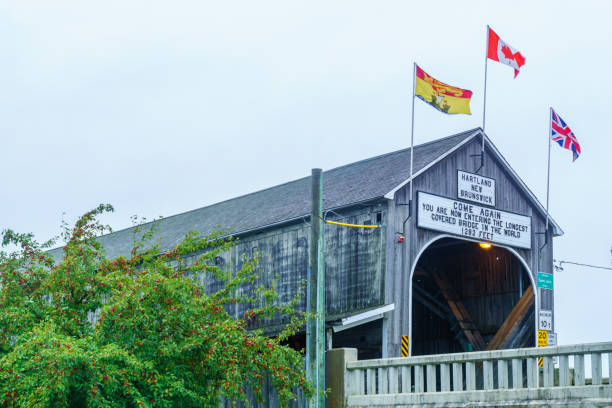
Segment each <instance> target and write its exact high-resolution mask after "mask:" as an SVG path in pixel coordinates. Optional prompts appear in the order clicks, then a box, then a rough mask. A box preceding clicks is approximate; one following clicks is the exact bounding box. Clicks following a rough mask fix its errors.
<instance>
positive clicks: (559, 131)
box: [550, 108, 580, 161]
mask: <svg viewBox="0 0 612 408" xmlns="http://www.w3.org/2000/svg"><path fill="white" fill-rule="evenodd" d="M550 116H551V117H550V119H551V121H552V124H551V135H550V137H552V140H553V142H557V143H558V144H559V146H561V147H563V148H564V149H567V150H571V151H572V153H573V154H574V161H576V159H577V158H578V156H580V144H579V143H578V139H576V135H575V134H574V132H572V129H570V128H569V126H567V124H566V123H565V122H564V121H563V119H561V116H559V115H557V113H556V112H555V110H554V109H552V108H551V109H550Z"/></svg>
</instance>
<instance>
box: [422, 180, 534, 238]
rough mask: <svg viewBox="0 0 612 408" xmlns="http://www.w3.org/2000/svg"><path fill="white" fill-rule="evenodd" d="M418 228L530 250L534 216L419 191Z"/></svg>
mask: <svg viewBox="0 0 612 408" xmlns="http://www.w3.org/2000/svg"><path fill="white" fill-rule="evenodd" d="M417 206H418V207H417V208H418V210H417V226H419V227H420V228H426V229H431V230H435V231H442V232H448V233H451V234H455V235H460V236H464V237H468V238H472V239H477V240H479V241H480V240H481V241H490V242H495V243H499V244H505V245H510V246H515V247H519V248H527V249H529V248H531V217H526V216H524V215H519V214H514V213H510V212H506V211H500V210H496V209H494V208H487V207H482V206H479V205H476V204H471V203H466V202H463V201H458V200H451V199H449V198H445V197H440V196H437V195H433V194H428V193H424V192H422V191H419V193H418V202H417Z"/></svg>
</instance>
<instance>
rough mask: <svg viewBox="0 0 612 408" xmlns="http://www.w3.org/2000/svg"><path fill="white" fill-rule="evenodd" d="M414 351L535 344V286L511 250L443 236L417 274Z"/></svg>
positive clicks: (420, 261)
mask: <svg viewBox="0 0 612 408" xmlns="http://www.w3.org/2000/svg"><path fill="white" fill-rule="evenodd" d="M411 297H412V316H411V317H412V322H411V328H412V329H411V332H412V333H411V334H412V335H411V340H412V342H411V343H412V344H411V349H412V350H411V355H413V356H417V355H425V354H443V353H454V352H462V351H478V350H497V349H509V348H520V347H534V346H535V345H536V343H535V306H534V305H535V290H534V288H533V287H532V280H531V279H530V277H529V272H528V271H527V269H526V266H525V265H524V264H523V262H521V260H520V259H519V257H518V256H517V255H515V254H514V253H513V252H511V251H510V250H508V249H506V248H503V247H498V246H493V245H491V246H488V245H485V244H481V243H478V242H472V241H466V240H461V239H456V238H450V237H446V238H441V239H438V240H436V241H434V242H433V243H431V244H430V245H429V246H428V247H427V248H426V249H425V250H424V251H423V252H422V254H421V255H420V257H419V258H418V260H417V262H416V265H415V267H414V271H413V275H412V294H411Z"/></svg>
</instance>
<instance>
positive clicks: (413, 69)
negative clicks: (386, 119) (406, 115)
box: [408, 62, 416, 217]
mask: <svg viewBox="0 0 612 408" xmlns="http://www.w3.org/2000/svg"><path fill="white" fill-rule="evenodd" d="M415 94H416V62H413V63H412V119H411V120H410V123H411V125H412V127H411V129H410V199H409V201H408V216H409V217H410V216H412V184H413V182H412V170H413V168H414V96H415Z"/></svg>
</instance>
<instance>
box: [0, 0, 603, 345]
mask: <svg viewBox="0 0 612 408" xmlns="http://www.w3.org/2000/svg"><path fill="white" fill-rule="evenodd" d="M610 16H612V6H611V3H609V2H606V1H603V0H602V1H580V2H578V1H571V2H570V1H559V0H557V1H546V2H544V1H542V2H536V1H532V0H531V1H513V2H508V1H503V2H501V1H500V2H495V1H481V2H477V1H446V2H445V1H436V2H418V3H417V2H407V1H377V2H372V1H367V2H366V1H355V0H352V1H333V2H330V1H325V2H320V1H308V2H292V1H277V2H271V1H258V2H252V1H244V2H235V1H223V2H218V1H214V2H213V1H171V2H170V1H165V2H161V1H151V0H147V1H137V0H121V1H115V0H112V1H111V0H107V1H104V2H102V1H97V2H93V1H89V2H84V1H76V0H75V1H67V0H55V1H53V2H50V1H46V0H41V1H27V0H8V1H7V0H5V1H3V2H2V3H1V4H0V49H1V50H2V52H0V89H1V92H0V138H1V140H2V143H1V145H0V146H1V147H0V149H1V150H0V151H1V155H0V171H1V174H2V190H1V195H0V229H4V228H7V227H10V228H13V229H16V230H19V231H22V232H28V231H31V232H34V233H36V234H37V235H38V236H39V237H40V238H41V239H42V238H49V237H51V236H53V235H56V234H57V233H58V232H59V225H60V221H61V218H62V213H63V212H65V213H66V214H67V216H66V218H67V220H69V221H71V222H72V221H74V220H75V219H76V217H77V216H78V215H80V214H82V213H84V212H85V211H87V210H89V209H91V208H93V207H94V206H95V205H97V204H98V203H101V202H108V203H111V204H113V205H114V206H115V208H116V213H115V214H114V215H112V216H109V217H107V218H106V219H105V220H106V221H107V222H109V223H110V224H111V225H112V226H113V228H115V229H120V228H124V227H127V226H129V225H131V223H130V219H129V217H130V216H131V215H134V214H137V215H139V216H144V217H148V218H152V217H156V216H159V215H165V216H168V215H172V214H176V213H180V212H183V211H187V210H191V209H194V208H198V207H202V206H205V205H208V204H212V203H215V202H218V201H221V200H224V199H228V198H231V197H235V196H238V195H242V194H245V193H249V192H252V191H256V190H259V189H262V188H266V187H270V186H272V185H276V184H279V183H282V182H286V181H289V180H292V179H296V178H299V177H303V176H306V175H309V174H310V169H311V168H313V167H321V168H323V169H330V168H333V167H336V166H339V165H343V164H346V163H350V162H353V161H356V160H360V159H364V158H367V157H371V156H374V155H378V154H382V153H386V152H390V151H394V150H397V149H401V148H405V147H408V146H409V143H410V97H411V92H412V89H411V88H412V79H411V75H412V63H413V61H417V63H419V64H420V65H421V67H422V68H423V69H425V70H426V71H427V72H428V73H430V74H431V75H433V76H434V77H436V78H438V79H440V80H442V81H444V82H447V83H450V84H453V85H456V86H460V87H462V88H467V89H471V90H473V91H474V97H473V100H472V104H471V107H472V112H473V115H472V116H465V115H458V116H445V115H443V114H441V113H439V112H437V111H435V110H434V109H432V108H431V107H429V106H427V105H425V104H424V103H422V102H420V101H419V102H417V105H416V112H415V115H416V120H415V140H416V143H422V142H426V141H430V140H433V139H436V138H439V137H443V136H446V135H449V134H452V133H456V132H459V131H463V130H466V129H469V128H473V127H477V126H480V125H481V121H482V91H483V76H484V47H485V30H486V25H487V24H490V25H491V27H492V28H493V29H494V30H496V32H497V33H498V34H499V35H500V37H501V38H502V39H504V40H505V41H507V42H508V43H509V44H511V45H512V46H514V47H515V48H517V49H518V50H519V51H521V53H522V54H523V55H524V56H525V57H526V59H527V62H526V65H525V66H524V67H523V69H522V70H521V73H520V74H519V76H518V78H517V79H513V71H512V69H511V68H509V67H507V66H504V65H501V64H498V63H495V62H490V63H489V68H488V69H489V71H488V72H489V82H488V90H487V92H488V96H487V97H488V101H487V128H486V131H487V134H488V135H489V136H490V137H491V138H492V140H493V141H494V143H496V145H497V146H498V147H499V149H500V150H501V152H502V153H503V154H504V156H505V157H506V158H507V159H508V161H509V162H510V163H511V165H512V166H513V167H514V169H515V170H516V171H517V172H518V174H519V175H520V176H521V177H522V178H523V179H524V180H525V182H526V183H527V184H528V185H529V187H530V188H531V189H532V190H533V191H534V192H535V193H536V195H537V196H538V197H539V198H540V200H541V201H542V202H545V199H546V151H547V150H546V149H547V132H548V107H549V106H551V105H552V106H553V107H554V108H555V109H556V110H557V112H558V113H559V114H560V115H561V116H562V117H563V118H564V119H565V120H566V122H568V124H569V125H570V126H571V128H572V129H573V131H574V133H575V134H576V135H577V137H578V139H579V141H580V142H581V145H582V150H583V154H582V156H581V157H580V158H579V159H578V160H577V161H576V162H575V163H572V161H571V153H570V152H569V151H567V150H563V149H561V148H559V147H558V146H556V145H555V146H553V151H552V171H551V173H552V179H551V212H552V214H553V216H554V218H555V219H556V221H558V223H559V224H560V225H561V226H562V227H563V228H564V230H565V235H564V236H563V237H561V238H557V239H556V240H555V258H557V259H562V260H570V261H577V262H585V263H591V264H597V265H604V266H611V265H610V263H611V262H610V260H611V254H610V247H611V246H612V233H610V231H611V230H612V217H611V216H610V212H611V206H610V201H611V200H612V183H611V181H610V176H611V174H612V171H611V170H612V160H611V159H610V152H612V134H611V133H612V132H611V131H610V126H609V116H610V112H611V105H610V101H609V99H610V95H612V85H611V83H610V74H609V72H610V70H611V69H612V51H611V47H610V40H611V39H612V28H611V27H612V24H610ZM555 289H556V291H555V301H556V329H557V332H558V333H559V335H558V336H559V342H560V343H561V344H569V343H576V342H585V341H586V342H590V341H606V340H612V324H610V323H611V319H610V317H609V315H608V311H610V310H611V309H612V295H611V293H610V292H611V291H612V271H604V270H595V269H585V268H582V267H575V266H565V270H564V271H563V272H561V273H559V274H557V275H556V276H555Z"/></svg>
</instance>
